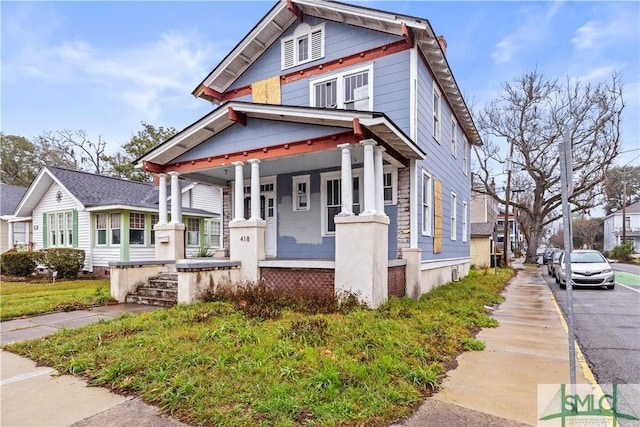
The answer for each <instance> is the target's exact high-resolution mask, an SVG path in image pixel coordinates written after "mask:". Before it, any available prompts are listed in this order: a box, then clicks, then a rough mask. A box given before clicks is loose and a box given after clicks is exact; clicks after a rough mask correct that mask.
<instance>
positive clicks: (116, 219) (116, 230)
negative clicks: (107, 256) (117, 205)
mask: <svg viewBox="0 0 640 427" xmlns="http://www.w3.org/2000/svg"><path fill="white" fill-rule="evenodd" d="M110 225H111V244H112V245H119V244H120V214H119V213H112V214H111V224H110Z"/></svg>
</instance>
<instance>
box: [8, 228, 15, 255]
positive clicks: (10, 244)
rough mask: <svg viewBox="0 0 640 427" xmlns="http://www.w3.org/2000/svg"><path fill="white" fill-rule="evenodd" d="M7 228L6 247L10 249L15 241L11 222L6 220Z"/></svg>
mask: <svg viewBox="0 0 640 427" xmlns="http://www.w3.org/2000/svg"><path fill="white" fill-rule="evenodd" d="M7 228H8V229H7V248H9V249H11V248H13V244H14V243H15V240H14V238H13V223H12V222H8V223H7Z"/></svg>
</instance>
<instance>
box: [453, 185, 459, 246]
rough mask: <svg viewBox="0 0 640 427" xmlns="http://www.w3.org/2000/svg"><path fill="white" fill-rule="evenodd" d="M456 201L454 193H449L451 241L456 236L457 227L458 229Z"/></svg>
mask: <svg viewBox="0 0 640 427" xmlns="http://www.w3.org/2000/svg"><path fill="white" fill-rule="evenodd" d="M457 200H458V196H457V195H456V193H451V240H456V239H457V238H458V236H457V227H458V212H457V205H458V203H457Z"/></svg>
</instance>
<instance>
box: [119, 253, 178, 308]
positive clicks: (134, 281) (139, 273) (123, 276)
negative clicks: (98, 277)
mask: <svg viewBox="0 0 640 427" xmlns="http://www.w3.org/2000/svg"><path fill="white" fill-rule="evenodd" d="M173 267H174V261H113V262H109V268H110V272H109V276H110V279H109V283H110V287H111V298H113V299H115V300H118V302H120V303H123V302H125V300H126V298H127V294H130V293H133V292H134V291H135V290H136V289H137V288H138V286H141V285H143V284H144V283H145V282H146V281H147V279H148V278H149V277H153V276H155V275H157V274H158V273H167V272H169V270H170V268H173Z"/></svg>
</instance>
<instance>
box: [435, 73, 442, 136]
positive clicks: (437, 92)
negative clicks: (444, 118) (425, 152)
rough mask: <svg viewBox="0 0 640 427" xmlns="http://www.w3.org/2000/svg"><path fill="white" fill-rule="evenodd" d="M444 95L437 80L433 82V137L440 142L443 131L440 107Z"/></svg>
mask: <svg viewBox="0 0 640 427" xmlns="http://www.w3.org/2000/svg"><path fill="white" fill-rule="evenodd" d="M441 99H442V95H441V94H440V90H438V88H437V87H436V83H435V81H434V82H433V137H434V138H435V139H436V141H437V142H440V134H441V133H442V129H441V127H442V124H441V122H440V109H441Z"/></svg>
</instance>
